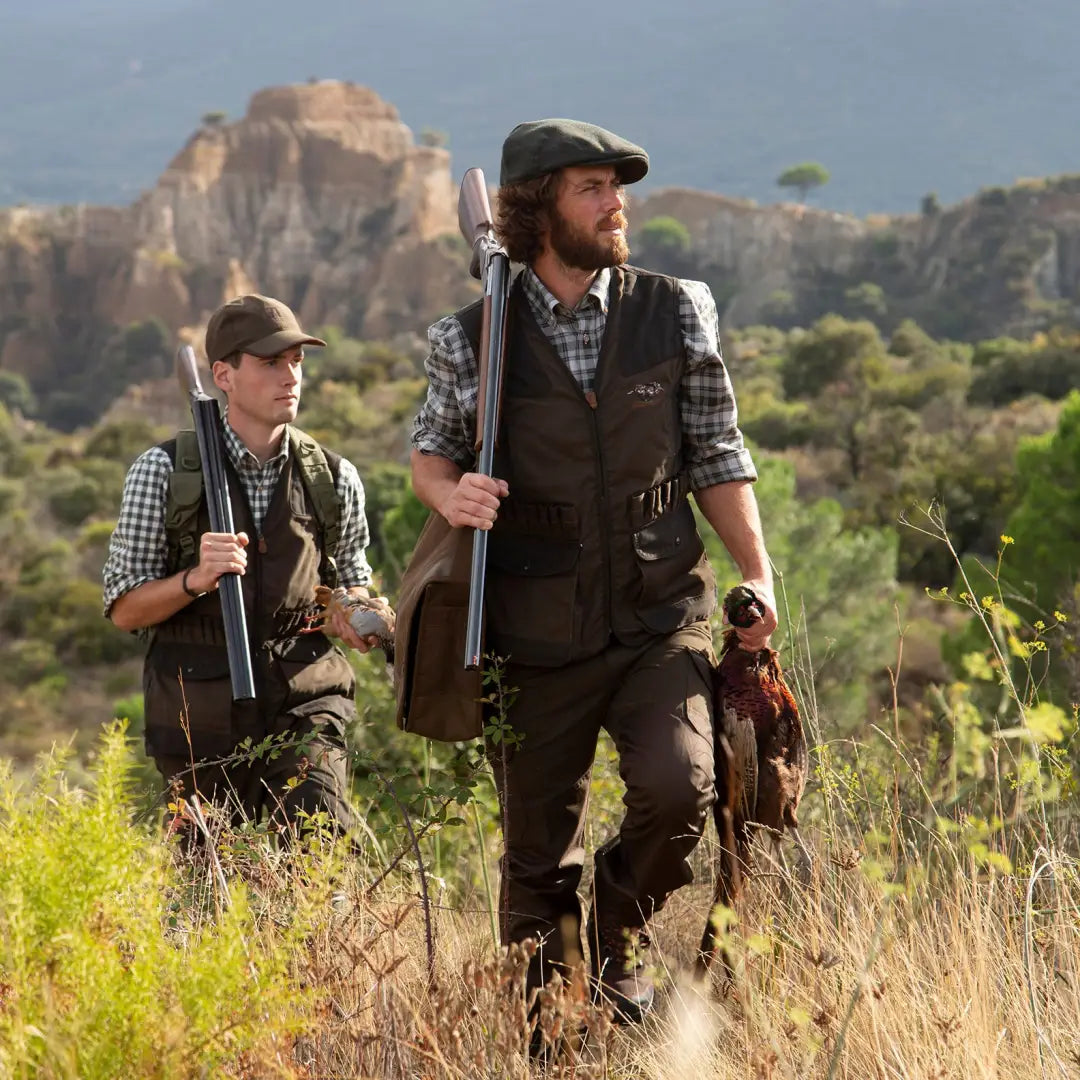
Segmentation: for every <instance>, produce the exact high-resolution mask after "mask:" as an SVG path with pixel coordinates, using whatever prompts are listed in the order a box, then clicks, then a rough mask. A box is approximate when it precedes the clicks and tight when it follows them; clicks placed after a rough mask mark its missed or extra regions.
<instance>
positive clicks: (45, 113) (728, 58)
mask: <svg viewBox="0 0 1080 1080" xmlns="http://www.w3.org/2000/svg"><path fill="white" fill-rule="evenodd" d="M1078 39H1080V5H1078V4H1077V3H1076V2H1075V0H1031V2H1030V3H1028V4H1024V5H1020V4H1006V3H1003V2H999V0H991V2H990V3H987V2H985V0H817V2H815V3H809V2H807V0H753V2H746V0H739V2H738V3H735V2H734V0H713V2H710V3H705V2H702V0H669V2H668V3H667V4H663V5H660V4H656V3H654V2H649V3H646V2H645V0H622V3H620V4H617V5H610V4H609V5H586V4H581V3H580V2H578V0H548V2H547V3H545V4H542V5H539V4H524V3H521V4H514V3H505V2H504V3H497V2H496V0H454V3H445V2H444V0H403V2H399V3H390V4H385V3H373V2H361V3H358V2H356V0H320V2H319V3H317V4H307V5H298V4H295V3H292V2H289V3H286V2H285V0H258V2H256V0H229V2H228V3H219V2H208V0H152V2H151V3H145V2H136V0H101V2H100V3H98V4H95V5H86V4H84V3H81V2H78V0H47V2H46V3H42V4H38V5H36V6H34V5H27V4H26V3H25V2H24V0H0V205H3V204H13V203H19V202H22V201H29V202H39V201H45V202H57V203H70V202H94V203H112V204H127V203H130V202H131V201H132V200H133V199H134V198H135V196H136V195H137V194H138V193H139V192H140V191H141V190H144V189H147V188H149V187H151V186H152V185H153V183H154V181H155V180H156V178H157V176H158V175H159V174H160V173H161V171H162V169H163V168H164V167H165V165H166V164H167V162H168V160H169V158H170V157H171V156H172V154H173V153H174V152H175V148H176V147H177V146H178V145H179V144H180V143H181V142H182V140H183V139H184V138H185V137H186V135H187V134H188V133H189V132H190V131H191V130H192V128H193V126H194V125H195V124H196V123H197V122H198V119H199V117H200V116H201V115H202V114H203V113H205V112H208V111H213V110H224V111H225V112H227V113H228V114H229V115H230V116H234V117H235V116H239V115H240V114H242V112H243V109H244V107H245V104H246V102H247V100H248V98H249V97H250V95H251V94H252V93H253V92H254V91H255V90H257V89H259V88H260V87H262V86H266V85H269V84H280V83H287V82H302V81H303V80H304V79H306V78H308V77H309V76H316V77H319V78H341V79H352V80H355V81H357V82H359V83H361V84H363V85H365V86H370V87H372V88H373V89H375V90H376V91H377V92H378V93H379V94H380V95H381V96H382V97H383V98H385V99H386V100H389V101H392V102H394V103H395V105H397V106H398V108H399V109H400V112H401V116H402V119H403V120H404V121H405V123H407V124H408V125H409V126H410V127H411V128H412V129H413V130H414V131H416V132H420V131H421V130H422V129H423V128H425V127H430V128H433V129H437V130H439V131H442V132H445V133H446V134H447V135H448V137H449V145H450V149H451V150H452V152H453V155H454V159H453V160H454V169H455V172H456V173H457V174H460V173H461V172H462V171H463V170H464V169H465V168H466V167H468V166H470V165H474V164H478V165H481V166H483V167H484V168H485V170H486V171H487V172H488V174H489V176H494V174H495V173H496V172H497V167H498V153H499V145H500V143H501V141H502V138H503V136H504V135H505V134H506V132H507V131H508V130H509V129H510V127H512V126H513V124H514V123H516V122H518V121H519V120H522V119H529V118H535V117H538V116H543V115H549V116H550V115H573V116H579V117H585V118H588V119H591V120H594V121H596V122H598V123H601V124H604V125H606V126H609V127H612V128H614V129H616V130H617V131H619V132H620V133H621V134H624V135H626V136H627V137H629V138H632V139H635V140H637V141H638V142H641V143H642V144H644V145H645V146H646V147H647V149H648V150H649V151H650V154H651V155H652V158H653V163H654V164H653V173H652V174H651V175H650V178H649V181H650V183H652V184H653V185H656V186H667V185H686V186H692V187H697V188H703V189H707V190H713V191H720V192H723V193H725V194H728V195H734V196H744V197H751V198H756V199H758V200H761V201H767V202H771V201H774V200H775V199H776V198H777V197H778V196H779V194H780V193H779V192H778V190H777V189H776V187H775V186H774V181H775V178H776V177H777V176H778V175H779V173H780V171H781V170H782V169H783V168H784V167H786V166H788V165H790V164H792V163H795V162H798V161H803V160H807V159H815V160H819V161H821V162H823V163H824V164H825V165H826V166H827V167H828V168H829V169H830V170H831V171H832V176H833V179H832V181H831V182H830V183H829V185H828V186H827V187H826V188H824V189H823V190H822V191H821V192H820V193H819V194H818V195H817V196H815V201H816V202H817V203H819V204H821V205H823V206H827V207H831V208H835V209H838V210H843V211H849V212H855V213H860V214H861V213H866V212H869V211H885V212H897V211H912V210H915V209H917V207H918V204H919V200H920V198H921V196H922V195H923V194H925V193H926V192H928V191H936V192H937V194H938V195H939V197H940V198H941V200H942V201H944V202H951V201H954V200H956V199H959V198H960V197H962V196H964V195H966V194H968V193H970V192H971V191H973V190H975V189H977V188H979V187H980V186H983V185H993V184H1007V183H1010V182H1011V181H1013V180H1014V179H1015V178H1017V177H1019V176H1042V175H1053V174H1058V173H1063V172H1077V171H1080V146H1078V144H1077V142H1076V139H1075V137H1074V135H1075V128H1076V114H1075V108H1076V86H1077V77H1076V69H1075V42H1076V41H1077V40H1078Z"/></svg>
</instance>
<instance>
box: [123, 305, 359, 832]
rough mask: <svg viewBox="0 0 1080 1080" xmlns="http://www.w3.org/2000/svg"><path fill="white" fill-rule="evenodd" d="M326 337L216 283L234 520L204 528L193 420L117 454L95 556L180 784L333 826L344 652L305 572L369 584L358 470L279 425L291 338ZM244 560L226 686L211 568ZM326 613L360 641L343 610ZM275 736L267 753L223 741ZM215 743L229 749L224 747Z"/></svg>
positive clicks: (161, 759) (223, 570)
mask: <svg viewBox="0 0 1080 1080" xmlns="http://www.w3.org/2000/svg"><path fill="white" fill-rule="evenodd" d="M325 344H326V343H325V342H324V341H321V340H320V339H319V338H316V337H312V336H311V335H310V334H308V333H306V332H305V331H304V330H303V329H301V327H300V324H299V322H297V319H296V316H295V315H294V314H293V313H292V311H290V310H289V308H288V307H286V305H285V304H283V303H281V302H280V301H278V300H274V299H272V298H270V297H267V296H259V295H248V296H241V297H238V298H236V299H235V300H230V301H229V302H228V303H227V304H224V305H223V306H222V307H220V308H218V310H217V311H215V312H214V314H213V315H212V316H211V318H210V322H209V324H208V326H207V330H206V353H207V358H208V359H209V361H210V365H211V372H212V374H213V379H214V385H215V386H217V387H218V389H219V390H221V391H222V392H223V393H224V395H225V398H226V400H227V402H228V406H227V409H226V412H225V417H224V419H223V422H222V426H221V432H222V442H223V445H224V449H225V455H224V456H225V471H226V474H227V476H228V480H229V491H230V496H231V500H232V510H233V520H234V522H235V524H236V528H237V532H236V533H235V534H231V533H215V532H211V531H210V521H209V514H208V511H207V507H206V497H205V494H204V484H203V482H202V472H201V464H200V461H199V450H198V442H197V440H196V439H195V433H194V432H192V431H181V432H179V433H178V434H177V436H176V438H173V439H170V440H169V441H167V442H165V443H162V444H161V445H160V446H155V447H152V448H151V449H150V450H147V451H146V452H145V453H144V454H142V455H141V456H140V457H139V458H138V459H137V460H136V461H135V462H134V464H133V465H132V466H131V468H130V470H129V471H128V474H127V478H126V480H125V482H124V494H123V500H122V504H121V508H120V515H119V519H118V521H117V524H116V529H115V531H114V532H113V535H112V539H111V541H110V544H109V554H108V558H107V561H106V563H105V568H104V602H105V614H106V615H107V616H108V617H109V618H111V619H112V621H113V622H114V623H115V624H116V625H117V626H119V627H120V628H121V629H124V630H131V631H139V632H142V633H143V634H144V635H145V636H146V637H147V639H148V643H149V648H148V652H147V656H146V663H145V668H144V674H143V689H144V696H145V716H146V747H147V752H148V753H149V754H150V756H151V757H153V759H154V761H155V763H156V765H157V767H158V769H159V770H160V771H161V773H162V775H163V776H164V777H165V778H166V780H168V781H170V782H171V783H173V784H175V785H176V786H177V787H178V788H179V789H180V791H181V792H182V793H183V794H185V795H190V794H191V793H192V792H196V791H197V792H198V793H199V794H200V795H201V796H202V798H203V799H204V800H210V801H213V802H217V803H220V804H222V805H223V806H227V807H228V809H229V811H230V813H231V814H232V815H233V817H234V818H235V819H247V820H256V821H257V820H258V819H259V817H260V815H261V813H262V811H263V810H264V809H265V810H266V811H267V812H268V813H269V814H270V815H271V817H272V818H273V820H274V822H275V824H276V825H277V826H278V827H281V828H283V829H287V830H289V831H292V830H293V829H295V828H297V827H298V826H299V825H300V824H301V822H302V820H303V819H304V817H305V816H306V815H311V814H315V813H318V812H325V813H326V814H327V815H329V818H330V821H331V823H332V824H335V825H336V826H337V827H339V828H341V829H347V828H348V826H349V825H350V823H351V821H352V811H351V809H350V804H349V800H348V797H347V785H346V768H345V764H346V758H345V752H344V729H345V725H346V724H347V723H348V722H349V720H350V719H351V718H352V716H353V715H354V712H355V705H354V701H353V689H354V680H353V674H352V669H351V667H350V665H349V662H348V660H347V659H346V657H345V654H344V653H343V652H342V651H341V649H340V648H338V647H337V646H335V645H334V644H333V643H332V642H331V641H330V639H329V638H328V637H327V636H326V634H325V633H323V632H322V630H318V631H317V632H313V633H311V632H308V631H309V630H310V628H311V625H312V615H313V605H314V594H315V588H316V586H318V585H319V584H325V585H329V586H338V585H340V586H342V587H344V588H347V589H349V590H350V591H351V592H354V593H359V594H362V595H365V596H366V595H367V591H368V586H369V585H370V583H371V568H370V567H369V566H368V562H367V558H366V556H365V548H366V546H367V543H368V526H367V519H366V517H365V514H364V489H363V486H362V484H361V482H360V477H359V476H358V475H357V472H356V469H355V468H354V467H353V466H352V465H351V464H350V463H349V462H348V461H346V460H344V459H343V458H341V457H340V456H339V455H337V454H334V453H332V452H331V451H329V450H324V449H323V448H322V447H321V446H320V445H319V444H318V443H317V442H315V440H314V439H312V438H311V437H310V436H308V435H305V434H304V433H303V432H302V431H300V430H299V429H297V428H295V427H293V426H292V425H293V421H294V420H295V419H296V412H297V407H298V405H299V403H300V384H301V380H302V374H303V360H304V346H305V345H318V346H322V345H325ZM228 573H236V574H239V575H242V577H241V590H242V595H243V602H244V610H245V615H246V619H247V628H248V633H249V637H250V642H251V655H252V666H253V673H254V676H255V689H256V697H255V700H254V701H253V702H234V701H233V700H232V688H231V682H230V678H229V668H228V655H227V652H226V637H225V627H224V620H223V616H222V610H221V602H220V598H219V593H218V585H219V582H220V579H221V576H222V575H223V574H228ZM327 629H328V630H329V631H330V632H332V633H333V634H334V635H335V636H337V637H339V638H340V639H341V640H343V641H344V642H345V643H346V644H348V645H350V646H352V647H353V648H354V649H357V650H359V651H361V652H366V651H368V649H369V648H371V647H372V644H373V643H374V639H372V638H360V637H358V636H357V635H356V634H355V632H354V631H353V630H352V628H351V627H350V626H349V624H348V622H347V621H346V619H345V618H344V617H343V616H341V615H335V616H334V618H333V620H332V622H331V624H330V625H329V626H328V627H327ZM268 736H273V737H275V747H274V749H275V753H273V755H271V754H269V753H264V754H263V756H262V757H257V758H254V759H251V758H250V755H249V756H248V757H245V756H244V755H243V754H242V753H236V750H237V747H238V744H240V743H242V742H244V740H246V739H250V740H251V743H252V744H258V743H260V742H262V741H263V740H265V739H266V738H267V737H268ZM230 759H231V760H230Z"/></svg>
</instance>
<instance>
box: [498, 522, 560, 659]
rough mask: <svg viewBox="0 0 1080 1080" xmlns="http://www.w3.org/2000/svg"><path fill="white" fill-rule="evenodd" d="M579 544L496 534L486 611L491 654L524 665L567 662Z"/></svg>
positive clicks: (513, 534) (537, 537) (512, 534)
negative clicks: (511, 658) (510, 657)
mask: <svg viewBox="0 0 1080 1080" xmlns="http://www.w3.org/2000/svg"><path fill="white" fill-rule="evenodd" d="M580 557H581V544H580V542H579V541H578V540H566V539H559V540H554V539H550V538H548V537H540V536H526V535H521V534H515V533H502V534H500V533H498V532H493V533H492V534H491V535H490V536H489V538H488V561H487V580H486V584H485V590H484V591H485V597H484V599H485V607H486V611H487V630H488V638H489V642H490V646H491V650H492V651H494V652H495V653H497V654H499V655H502V656H512V657H513V658H514V659H515V660H519V661H521V662H522V663H532V664H545V665H547V664H559V663H563V662H565V661H566V659H567V658H568V657H569V655H570V648H571V645H572V643H573V640H574V626H575V615H576V603H575V601H576V597H577V587H578V561H579V559H580Z"/></svg>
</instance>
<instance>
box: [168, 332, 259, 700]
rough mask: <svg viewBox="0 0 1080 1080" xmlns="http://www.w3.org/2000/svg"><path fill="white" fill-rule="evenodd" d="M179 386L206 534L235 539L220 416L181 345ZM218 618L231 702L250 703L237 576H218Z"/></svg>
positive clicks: (251, 686)
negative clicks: (193, 439)
mask: <svg viewBox="0 0 1080 1080" xmlns="http://www.w3.org/2000/svg"><path fill="white" fill-rule="evenodd" d="M176 370H177V374H178V375H179V377H180V385H181V386H182V387H183V388H184V391H185V393H186V394H187V396H188V399H189V401H190V402H191V418H192V420H194V421H195V434H196V436H197V437H198V440H199V460H200V461H201V462H202V474H203V489H204V490H205V492H206V507H207V510H208V511H209V514H210V528H211V529H212V530H213V531H214V532H219V533H235V532H236V528H235V526H234V525H233V512H232V501H231V500H230V498H229V478H228V476H227V475H226V473H225V450H224V447H223V446H222V444H221V414H220V413H219V412H218V403H217V401H216V400H215V399H214V398H212V397H210V395H209V394H207V393H205V392H204V391H203V388H202V383H201V382H200V381H199V369H198V367H197V366H196V363H195V350H194V349H192V347H191V346H190V345H181V346H180V348H179V349H178V350H177V353H176ZM218 592H219V594H220V596H221V613H222V615H223V616H224V619H225V646H226V648H227V650H228V654H229V676H230V678H231V679H232V695H233V700H234V701H251V700H253V699H254V697H255V678H254V676H253V675H252V673H251V646H250V644H249V643H248V632H247V616H246V614H245V613H244V598H243V595H242V593H241V591H240V578H239V576H238V575H237V574H222V575H221V579H220V581H219V583H218Z"/></svg>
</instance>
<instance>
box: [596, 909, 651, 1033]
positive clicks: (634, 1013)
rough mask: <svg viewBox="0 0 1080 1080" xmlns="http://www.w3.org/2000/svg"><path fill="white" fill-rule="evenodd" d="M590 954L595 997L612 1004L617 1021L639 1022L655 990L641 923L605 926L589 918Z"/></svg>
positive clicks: (645, 938) (645, 935)
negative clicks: (646, 963)
mask: <svg viewBox="0 0 1080 1080" xmlns="http://www.w3.org/2000/svg"><path fill="white" fill-rule="evenodd" d="M588 937H589V953H590V955H591V957H592V972H593V979H594V980H595V981H594V991H593V994H594V998H595V999H596V1000H597V1001H598V1002H601V1003H605V1004H608V1005H610V1006H612V1008H613V1009H614V1010H615V1016H614V1020H615V1023H617V1024H640V1023H641V1021H642V1020H643V1019H644V1018H645V1014H646V1013H648V1012H650V1011H651V1009H652V1007H653V997H654V994H655V989H654V987H653V981H652V976H651V975H649V973H648V971H647V970H646V968H645V958H644V954H645V951H646V950H647V949H648V948H649V945H650V944H651V942H650V941H649V934H648V931H647V930H646V929H645V928H644V927H643V926H630V927H624V926H605V925H604V924H603V923H600V921H599V920H598V919H597V918H596V917H595V913H594V915H593V917H592V918H590V919H589V928H588Z"/></svg>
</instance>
